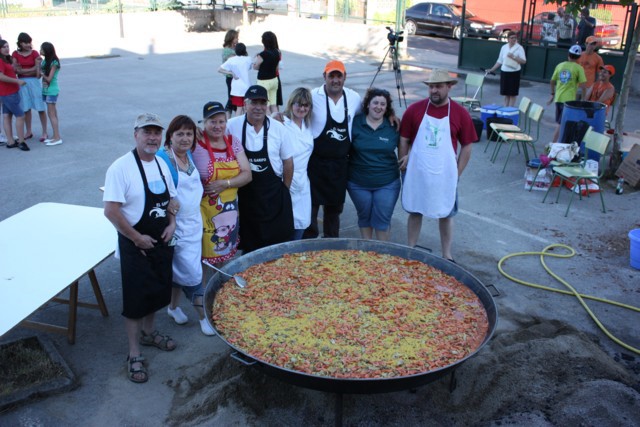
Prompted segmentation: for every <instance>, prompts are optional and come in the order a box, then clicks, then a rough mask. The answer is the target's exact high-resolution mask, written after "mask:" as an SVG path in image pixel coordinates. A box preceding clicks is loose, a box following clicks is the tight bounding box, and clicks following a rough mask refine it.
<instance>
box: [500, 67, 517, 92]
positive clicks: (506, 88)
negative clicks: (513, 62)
mask: <svg viewBox="0 0 640 427" xmlns="http://www.w3.org/2000/svg"><path fill="white" fill-rule="evenodd" d="M519 93H520V70H518V71H501V72H500V95H502V96H518V94H519Z"/></svg>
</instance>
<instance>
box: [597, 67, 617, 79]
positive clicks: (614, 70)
mask: <svg viewBox="0 0 640 427" xmlns="http://www.w3.org/2000/svg"><path fill="white" fill-rule="evenodd" d="M600 69H601V70H607V71H608V72H609V74H611V77H613V75H614V74H615V73H616V69H615V67H614V66H613V65H605V66H604V67H600Z"/></svg>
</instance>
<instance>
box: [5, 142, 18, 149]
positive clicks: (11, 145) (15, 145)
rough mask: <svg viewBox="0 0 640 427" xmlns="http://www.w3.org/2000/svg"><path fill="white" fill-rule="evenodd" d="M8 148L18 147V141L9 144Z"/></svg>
mask: <svg viewBox="0 0 640 427" xmlns="http://www.w3.org/2000/svg"><path fill="white" fill-rule="evenodd" d="M7 148H18V143H17V142H14V143H13V144H7Z"/></svg>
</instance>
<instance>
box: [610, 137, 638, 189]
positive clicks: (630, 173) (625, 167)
mask: <svg viewBox="0 0 640 427" xmlns="http://www.w3.org/2000/svg"><path fill="white" fill-rule="evenodd" d="M616 175H617V176H618V177H621V176H622V177H624V182H626V183H627V184H629V185H630V186H632V187H633V188H640V145H638V144H635V145H634V146H633V147H631V150H629V154H628V155H627V157H625V158H624V160H623V161H622V164H621V165H620V167H619V168H618V170H617V171H616Z"/></svg>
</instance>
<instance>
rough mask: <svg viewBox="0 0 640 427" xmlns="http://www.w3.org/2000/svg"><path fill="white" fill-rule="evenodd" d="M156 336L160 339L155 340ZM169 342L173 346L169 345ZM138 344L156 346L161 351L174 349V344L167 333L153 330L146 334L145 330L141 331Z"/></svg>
mask: <svg viewBox="0 0 640 427" xmlns="http://www.w3.org/2000/svg"><path fill="white" fill-rule="evenodd" d="M158 338H160V341H156V340H157V339H158ZM169 343H172V344H173V346H171V345H169ZM140 344H141V345H150V346H153V347H157V348H159V349H160V350H163V351H173V350H175V349H176V344H175V342H174V341H173V339H172V338H171V337H170V336H169V335H160V332H158V331H153V332H152V333H151V334H147V333H146V332H145V331H142V336H141V337H140Z"/></svg>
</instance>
